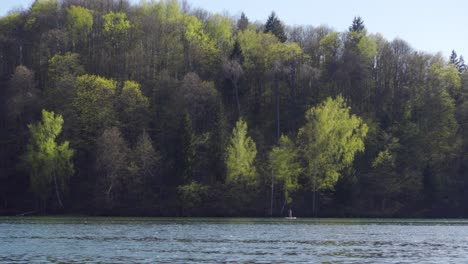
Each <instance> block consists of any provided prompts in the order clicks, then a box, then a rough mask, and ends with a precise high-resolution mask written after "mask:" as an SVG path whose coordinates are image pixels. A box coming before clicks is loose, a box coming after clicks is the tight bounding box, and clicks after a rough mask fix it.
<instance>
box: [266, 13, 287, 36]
mask: <svg viewBox="0 0 468 264" xmlns="http://www.w3.org/2000/svg"><path fill="white" fill-rule="evenodd" d="M264 33H271V34H273V35H275V36H276V37H277V38H278V39H279V41H281V42H286V40H287V39H288V38H287V37H286V33H285V32H284V26H283V23H281V21H280V20H279V19H278V17H277V16H276V14H275V12H271V14H270V16H269V17H268V20H267V22H266V24H265V30H264Z"/></svg>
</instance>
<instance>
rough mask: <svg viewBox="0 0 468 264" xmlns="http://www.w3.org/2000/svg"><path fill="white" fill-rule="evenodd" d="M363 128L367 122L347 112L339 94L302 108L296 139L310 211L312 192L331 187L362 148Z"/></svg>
mask: <svg viewBox="0 0 468 264" xmlns="http://www.w3.org/2000/svg"><path fill="white" fill-rule="evenodd" d="M367 131H368V127H367V125H366V124H365V123H363V121H362V120H361V119H360V118H359V117H357V116H355V115H353V114H350V108H349V107H348V106H347V105H346V103H345V101H344V99H343V97H341V96H338V97H337V98H336V99H332V98H327V99H326V100H325V101H324V102H322V103H321V104H319V105H318V106H316V107H312V108H310V109H309V110H308V111H307V112H306V124H305V125H304V126H303V127H302V128H301V129H300V130H299V134H298V140H299V144H300V149H301V152H302V156H303V157H304V159H305V160H306V162H307V172H306V174H307V175H308V176H309V179H310V180H311V183H312V191H313V193H314V198H313V204H312V206H313V212H314V213H316V208H315V195H316V192H318V191H320V190H330V189H333V188H334V186H335V184H336V182H337V181H338V179H339V177H340V176H341V175H342V173H343V172H344V171H345V170H346V169H348V168H350V166H351V165H352V163H353V160H354V156H355V154H356V153H359V152H362V151H364V138H365V137H366V134H367Z"/></svg>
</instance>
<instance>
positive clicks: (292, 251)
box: [0, 217, 468, 263]
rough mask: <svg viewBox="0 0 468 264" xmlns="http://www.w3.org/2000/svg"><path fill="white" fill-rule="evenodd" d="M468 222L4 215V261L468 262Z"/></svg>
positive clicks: (0, 222)
mask: <svg viewBox="0 0 468 264" xmlns="http://www.w3.org/2000/svg"><path fill="white" fill-rule="evenodd" d="M467 259H468V220H383V219H319V220H317V219H297V220H286V219H236V218H221V219H212V218H198V219H187V218H185V219H181V218H175V219H172V218H85V217H79V218H75V217H73V218H72V217H70V218H68V217H67V218H65V217H58V218H50V217H44V218H29V217H23V218H0V263H62V262H65V263H83V262H86V263H96V262H100V263H220V262H221V263H285V262H291V263H415V262H417V263H466V261H467Z"/></svg>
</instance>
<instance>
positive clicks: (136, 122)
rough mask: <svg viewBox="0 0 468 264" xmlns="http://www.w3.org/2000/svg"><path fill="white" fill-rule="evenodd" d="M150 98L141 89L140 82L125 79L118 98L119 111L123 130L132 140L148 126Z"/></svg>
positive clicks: (117, 108) (125, 135) (126, 136)
mask: <svg viewBox="0 0 468 264" xmlns="http://www.w3.org/2000/svg"><path fill="white" fill-rule="evenodd" d="M149 106H150V105H149V99H148V97H146V96H144V95H143V94H142V92H141V90H140V84H138V83H137V82H134V81H125V82H124V84H123V87H122V91H121V93H120V95H119V97H118V98H117V107H116V110H117V113H118V115H119V121H120V124H121V126H120V127H121V130H122V133H123V135H124V137H125V138H127V139H129V140H130V142H132V141H134V140H136V139H137V138H138V135H140V134H141V133H142V132H143V130H144V129H146V127H147V126H148V121H149V120H148V113H149Z"/></svg>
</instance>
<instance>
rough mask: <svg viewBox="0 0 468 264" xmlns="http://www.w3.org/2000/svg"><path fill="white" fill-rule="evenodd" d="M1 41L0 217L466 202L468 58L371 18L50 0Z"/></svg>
mask: <svg viewBox="0 0 468 264" xmlns="http://www.w3.org/2000/svg"><path fill="white" fill-rule="evenodd" d="M263 22H264V23H263ZM326 22H327V21H323V23H326ZM436 37H437V36H434V38H436ZM0 47H1V48H0V100H1V102H0V107H1V110H0V113H1V115H0V214H20V213H25V212H28V213H29V212H30V213H32V214H40V213H59V214H89V215H145V216H146V215H148V216H149V215H152V216H270V215H274V216H279V215H286V213H287V211H288V210H289V209H292V210H293V212H294V214H295V215H299V216H338V217H340V216H372V217H376V216H379V217H390V216H403V217H424V216H428V217H436V216H438V217H462V216H464V217H466V216H468V205H467V204H466V201H468V192H466V191H465V190H466V189H467V188H468V168H467V167H468V160H467V155H466V153H467V152H468V71H467V70H466V66H465V64H464V61H463V57H462V56H457V54H456V53H455V52H453V53H452V56H451V57H450V58H444V57H442V56H441V55H440V54H427V53H424V52H419V51H417V50H414V49H413V48H412V47H411V46H410V45H409V44H408V43H406V42H405V41H404V40H401V39H395V40H392V41H389V40H387V39H385V38H384V37H383V36H381V35H379V34H372V33H370V32H368V31H367V30H366V26H365V23H364V20H363V19H361V18H360V17H355V18H354V19H353V18H352V17H351V18H350V26H349V30H347V31H345V32H336V31H334V30H333V29H331V28H328V27H325V26H317V27H315V26H294V27H291V26H287V25H285V24H283V23H282V22H281V20H280V18H278V17H277V16H276V15H275V13H272V14H271V16H270V17H268V18H265V21H262V22H252V21H250V20H249V19H248V17H247V16H245V15H244V14H242V15H241V16H240V17H227V16H223V15H218V14H210V13H208V12H206V11H204V10H202V9H198V8H195V7H189V6H188V5H187V4H184V3H179V2H177V1H176V0H163V1H152V2H142V3H141V4H139V5H131V4H129V3H128V1H126V0H60V1H57V0H43V1H41V0H39V1H35V2H34V4H33V5H32V6H31V7H30V8H29V9H27V10H24V11H18V12H15V11H12V12H10V13H9V15H7V16H5V17H2V18H0Z"/></svg>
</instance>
